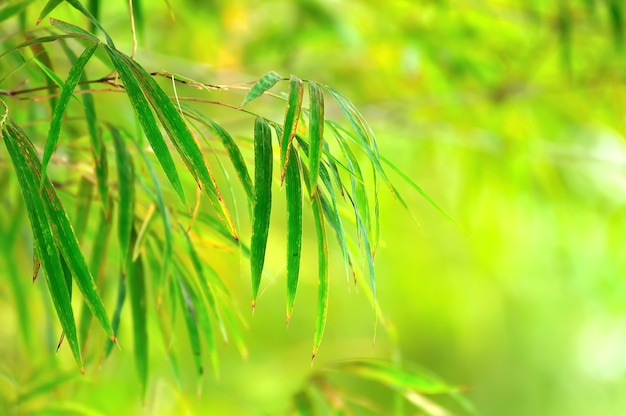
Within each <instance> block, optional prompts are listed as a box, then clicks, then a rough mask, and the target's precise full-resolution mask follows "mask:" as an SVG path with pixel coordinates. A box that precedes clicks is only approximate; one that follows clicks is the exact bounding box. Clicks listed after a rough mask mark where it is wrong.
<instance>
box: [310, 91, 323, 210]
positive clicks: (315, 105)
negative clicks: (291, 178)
mask: <svg viewBox="0 0 626 416" xmlns="http://www.w3.org/2000/svg"><path fill="white" fill-rule="evenodd" d="M309 103H310V107H311V115H310V119H309V140H310V141H311V153H310V155H309V170H310V175H311V176H310V181H311V182H310V184H311V194H310V195H311V199H313V196H314V194H315V191H316V190H317V176H318V174H319V168H320V161H321V160H322V151H323V149H324V93H323V92H322V89H321V88H320V86H319V85H317V84H316V83H315V82H309Z"/></svg>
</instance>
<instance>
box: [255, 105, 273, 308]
mask: <svg viewBox="0 0 626 416" xmlns="http://www.w3.org/2000/svg"><path fill="white" fill-rule="evenodd" d="M273 158H274V155H273V153H272V132H271V131H270V126H269V125H268V124H267V122H266V121H265V120H264V119H263V118H261V117H258V118H257V119H256V121H255V124H254V203H253V205H252V238H251V241H250V270H251V275H252V308H253V310H254V307H255V306H256V299H257V295H258V293H259V286H260V283H261V276H262V274H263V265H264V264H265V251H266V249H267V237H268V235H269V228H270V218H271V212H272V166H273Z"/></svg>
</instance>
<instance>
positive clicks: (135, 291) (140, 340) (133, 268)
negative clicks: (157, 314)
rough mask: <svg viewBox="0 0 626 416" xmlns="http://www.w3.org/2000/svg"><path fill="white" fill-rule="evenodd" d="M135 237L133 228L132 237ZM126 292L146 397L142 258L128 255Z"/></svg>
mask: <svg viewBox="0 0 626 416" xmlns="http://www.w3.org/2000/svg"><path fill="white" fill-rule="evenodd" d="M134 238H136V235H134V229H133V239H134ZM127 259H128V266H127V273H128V277H127V279H128V292H129V295H130V296H129V297H130V307H131V313H132V317H133V339H134V350H135V365H136V368H137V374H138V376H139V384H140V386H141V397H142V399H143V400H145V398H146V389H147V385H148V328H147V311H146V282H145V276H144V270H143V259H142V257H141V256H139V258H137V260H134V261H133V260H132V258H131V256H128V258H127Z"/></svg>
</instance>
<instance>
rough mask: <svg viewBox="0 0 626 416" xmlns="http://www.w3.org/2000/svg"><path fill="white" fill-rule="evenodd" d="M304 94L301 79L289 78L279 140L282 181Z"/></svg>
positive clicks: (281, 180)
mask: <svg viewBox="0 0 626 416" xmlns="http://www.w3.org/2000/svg"><path fill="white" fill-rule="evenodd" d="M303 95H304V84H303V83H302V80H301V79H300V78H298V77H296V76H294V75H292V76H291V77H290V78H289V97H288V98H287V108H286V109H285V122H284V123H283V136H282V139H281V141H280V166H281V174H280V182H281V183H283V181H284V180H285V175H286V174H287V165H288V164H289V157H290V156H291V144H292V142H293V138H294V137H295V136H296V132H297V129H298V121H300V112H301V110H302V96H303Z"/></svg>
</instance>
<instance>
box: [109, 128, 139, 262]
mask: <svg viewBox="0 0 626 416" xmlns="http://www.w3.org/2000/svg"><path fill="white" fill-rule="evenodd" d="M110 129H111V134H112V136H113V143H114V145H115V154H116V155H117V176H118V185H119V205H118V206H119V209H118V211H117V218H118V237H119V241H120V253H121V254H122V264H124V261H125V260H126V259H127V258H128V257H129V256H131V255H132V251H133V247H132V246H130V234H131V229H132V228H133V218H134V215H135V169H134V166H133V159H132V158H131V156H130V154H129V153H128V149H127V148H126V142H125V141H124V139H123V138H122V136H121V135H120V132H119V131H118V130H117V129H116V128H115V127H113V126H110ZM122 270H125V269H124V268H122Z"/></svg>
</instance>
